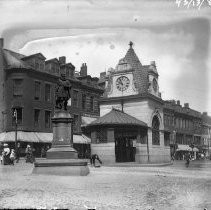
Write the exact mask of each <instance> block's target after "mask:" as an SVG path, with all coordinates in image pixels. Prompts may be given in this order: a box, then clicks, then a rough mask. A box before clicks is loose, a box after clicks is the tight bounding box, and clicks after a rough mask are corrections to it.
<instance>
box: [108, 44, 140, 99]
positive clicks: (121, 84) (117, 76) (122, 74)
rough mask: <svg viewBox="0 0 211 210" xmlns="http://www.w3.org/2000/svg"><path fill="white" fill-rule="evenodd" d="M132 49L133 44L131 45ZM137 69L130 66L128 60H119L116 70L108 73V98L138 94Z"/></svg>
mask: <svg viewBox="0 0 211 210" xmlns="http://www.w3.org/2000/svg"><path fill="white" fill-rule="evenodd" d="M129 45H130V48H131V49H132V46H133V43H132V42H130V43H129ZM134 71H135V69H134V68H133V67H132V66H131V65H130V64H129V62H128V61H127V59H126V58H122V59H120V60H119V63H118V64H117V66H116V68H115V69H112V70H110V71H109V72H108V80H109V81H108V85H109V87H110V88H109V91H108V92H107V97H108V98H110V97H121V96H129V95H136V94H138V90H137V89H136V87H135V82H134Z"/></svg>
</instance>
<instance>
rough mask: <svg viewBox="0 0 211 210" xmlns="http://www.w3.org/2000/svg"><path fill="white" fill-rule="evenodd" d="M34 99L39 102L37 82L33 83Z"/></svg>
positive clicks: (39, 87)
mask: <svg viewBox="0 0 211 210" xmlns="http://www.w3.org/2000/svg"><path fill="white" fill-rule="evenodd" d="M34 89H35V90H34V99H35V100H40V92H41V83H40V82H38V81H35V83H34Z"/></svg>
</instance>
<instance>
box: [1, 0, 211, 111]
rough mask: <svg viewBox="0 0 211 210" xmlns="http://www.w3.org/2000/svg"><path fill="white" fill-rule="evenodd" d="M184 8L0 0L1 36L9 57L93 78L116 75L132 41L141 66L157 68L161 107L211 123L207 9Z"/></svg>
mask: <svg viewBox="0 0 211 210" xmlns="http://www.w3.org/2000/svg"><path fill="white" fill-rule="evenodd" d="M176 2H180V6H179V7H178V5H177V4H176ZM188 2H192V4H191V5H189V8H188V5H184V1H182V0H181V1H179V0H177V1H176V0H150V1H149V0H115V1H112V0H77V1H76V0H60V1H57V0H10V1H9V0H0V36H1V37H2V38H4V47H5V48H7V49H10V50H13V51H16V52H19V53H22V54H25V55H30V54H33V53H38V52H41V53H42V54H43V55H44V56H45V57H46V58H47V59H50V58H55V57H57V58H58V57H60V56H66V59H67V62H71V63H72V64H73V65H74V66H75V67H76V70H77V71H80V66H81V65H82V63H86V64H87V66H88V73H89V74H90V75H92V76H97V77H99V75H100V72H103V71H107V70H108V69H109V68H110V67H112V68H115V66H116V65H117V64H118V61H119V60H120V59H121V58H122V57H124V55H125V54H126V52H127V50H128V48H129V46H128V43H129V42H130V41H132V42H133V43H134V46H133V48H134V50H135V52H136V54H137V56H138V57H139V60H140V61H141V63H142V64H143V65H148V64H149V63H150V61H155V62H156V65H157V70H158V73H159V87H160V92H161V93H162V98H163V99H164V100H170V99H175V100H180V102H181V104H182V105H183V104H184V103H189V105H190V108H192V109H195V110H198V111H200V112H208V114H209V115H211V91H210V90H211V82H210V81H211V42H210V40H211V33H210V23H211V22H210V20H211V7H210V6H209V5H208V2H209V1H203V0H201V3H202V2H203V4H202V5H201V7H200V8H199V7H198V6H197V5H196V3H197V1H188ZM193 2H195V5H193Z"/></svg>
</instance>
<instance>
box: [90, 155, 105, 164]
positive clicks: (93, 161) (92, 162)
mask: <svg viewBox="0 0 211 210" xmlns="http://www.w3.org/2000/svg"><path fill="white" fill-rule="evenodd" d="M96 160H98V162H99V163H100V164H101V165H102V161H101V160H100V158H99V156H98V155H97V154H93V155H91V157H90V164H91V165H94V167H96V165H95V161H96Z"/></svg>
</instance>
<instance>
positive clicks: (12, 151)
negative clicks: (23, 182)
mask: <svg viewBox="0 0 211 210" xmlns="http://www.w3.org/2000/svg"><path fill="white" fill-rule="evenodd" d="M10 161H11V164H12V165H14V161H15V150H14V149H12V150H11V153H10Z"/></svg>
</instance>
